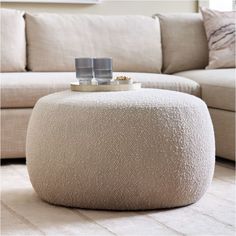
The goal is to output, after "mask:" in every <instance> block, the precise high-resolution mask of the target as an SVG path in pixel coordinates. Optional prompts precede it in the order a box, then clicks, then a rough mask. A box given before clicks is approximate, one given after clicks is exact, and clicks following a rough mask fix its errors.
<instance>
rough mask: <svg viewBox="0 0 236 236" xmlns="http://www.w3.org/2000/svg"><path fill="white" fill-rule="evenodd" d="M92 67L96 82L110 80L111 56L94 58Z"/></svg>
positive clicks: (106, 82) (108, 81) (108, 82)
mask: <svg viewBox="0 0 236 236" xmlns="http://www.w3.org/2000/svg"><path fill="white" fill-rule="evenodd" d="M93 67H94V75H95V78H96V80H97V82H98V84H110V82H111V80H112V58H94V59H93Z"/></svg>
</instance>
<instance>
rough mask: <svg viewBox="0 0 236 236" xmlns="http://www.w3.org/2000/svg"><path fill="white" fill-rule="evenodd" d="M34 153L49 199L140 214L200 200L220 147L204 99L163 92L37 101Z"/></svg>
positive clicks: (36, 182)
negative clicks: (135, 211)
mask: <svg viewBox="0 0 236 236" xmlns="http://www.w3.org/2000/svg"><path fill="white" fill-rule="evenodd" d="M26 153H27V154H26V155H27V166H28V171H29V176H30V180H31V182H32V185H33V187H34V189H35V191H36V192H37V193H38V195H39V196H40V197H41V198H42V199H43V200H45V201H47V202H50V203H53V204H59V205H64V206H70V207H80V208H92V209H113V210H138V209H156V208H170V207H178V206H183V205H188V204H191V203H194V202H196V201H197V200H198V199H200V198H201V197H202V195H203V194H204V193H205V191H206V189H207V188H208V186H209V184H210V183H211V180H212V176H213V170H214V162H215V143H214V133H213V127H212V122H211V119H210V115H209V112H208V109H207V107H206V105H205V103H204V102H203V101H202V100H200V99H199V98H197V97H194V96H191V95H187V94H184V93H179V92H172V91H165V90H157V89H141V90H138V91H126V92H97V93H78V92H71V91H65V92H60V93H55V94H52V95H49V96H46V97H43V98H41V99H40V100H39V101H38V102H37V104H36V106H35V108H34V109H33V113H32V116H31V119H30V123H29V127H28V133H27V145H26Z"/></svg>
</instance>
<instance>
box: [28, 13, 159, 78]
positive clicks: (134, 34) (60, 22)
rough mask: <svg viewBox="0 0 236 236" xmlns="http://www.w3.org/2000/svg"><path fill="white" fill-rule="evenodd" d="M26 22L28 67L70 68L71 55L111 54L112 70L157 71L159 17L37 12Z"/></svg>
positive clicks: (40, 68)
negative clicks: (157, 18) (156, 18)
mask: <svg viewBox="0 0 236 236" xmlns="http://www.w3.org/2000/svg"><path fill="white" fill-rule="evenodd" d="M26 24H27V40H28V60H29V61H28V67H29V69H30V70H32V71H74V70H75V66H74V58H75V57H112V58H113V69H114V71H136V72H156V73H158V72H160V71H161V65H162V52H161V43H160V41H161V40H160V27H159V21H158V20H155V19H152V18H151V17H145V16H98V15H57V14H49V13H39V14H27V15H26Z"/></svg>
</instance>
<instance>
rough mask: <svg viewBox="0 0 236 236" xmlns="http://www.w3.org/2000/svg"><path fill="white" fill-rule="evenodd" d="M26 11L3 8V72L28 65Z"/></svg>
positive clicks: (21, 69) (18, 70)
mask: <svg viewBox="0 0 236 236" xmlns="http://www.w3.org/2000/svg"><path fill="white" fill-rule="evenodd" d="M23 15H24V12H22V11H18V10H9V9H4V8H2V9H1V68H0V70H1V72H20V71H24V70H25V66H26V40H25V20H24V17H23Z"/></svg>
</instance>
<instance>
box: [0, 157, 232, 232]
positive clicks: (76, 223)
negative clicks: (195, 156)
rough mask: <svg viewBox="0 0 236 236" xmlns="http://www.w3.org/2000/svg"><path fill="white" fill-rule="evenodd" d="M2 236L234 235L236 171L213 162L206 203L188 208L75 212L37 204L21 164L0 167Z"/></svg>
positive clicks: (199, 203) (37, 199) (40, 203)
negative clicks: (213, 173)
mask: <svg viewBox="0 0 236 236" xmlns="http://www.w3.org/2000/svg"><path fill="white" fill-rule="evenodd" d="M1 177H2V180H1V183H2V195H1V213H2V214H1V233H2V235H4V236H5V235H12V236H15V235H29V236H34V235H52V236H57V235H63V236H67V235H83V236H84V235H86V236H90V235H91V236H97V235H98V236H100V235H127V236H133V235H134V236H139V235H140V236H154V235H155V236H156V235H157V236H158V235H160V236H162V235H209V236H210V235H222V236H227V235H235V232H236V231H235V197H236V196H235V190H236V188H235V171H234V166H233V163H225V162H222V161H221V160H220V161H217V163H216V168H215V176H214V179H213V182H212V185H211V187H210V188H209V190H208V191H207V193H206V194H205V195H204V197H203V198H202V199H201V200H200V201H199V202H197V203H196V204H193V205H191V206H188V207H183V208H178V209H173V210H161V211H139V212H109V211H91V210H79V209H74V208H64V207H57V206H53V205H49V204H47V203H45V202H43V201H41V200H40V199H39V198H38V197H37V195H36V193H35V192H34V190H33V189H32V186H31V184H30V181H29V178H28V174H27V169H26V166H25V165H24V164H19V163H11V162H8V163H5V164H3V165H2V166H1Z"/></svg>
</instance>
